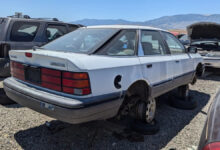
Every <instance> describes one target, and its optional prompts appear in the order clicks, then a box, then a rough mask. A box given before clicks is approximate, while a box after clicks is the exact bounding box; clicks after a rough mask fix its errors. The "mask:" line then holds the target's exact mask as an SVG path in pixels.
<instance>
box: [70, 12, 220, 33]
mask: <svg viewBox="0 0 220 150" xmlns="http://www.w3.org/2000/svg"><path fill="white" fill-rule="evenodd" d="M196 22H216V23H220V14H213V15H201V14H183V15H174V16H164V17H160V18H157V19H152V20H148V21H143V22H135V21H127V20H123V19H115V20H114V19H82V20H77V21H73V22H72V23H77V24H82V25H86V26H90V25H113V24H118V25H123V24H126V25H144V26H153V27H158V28H162V29H185V28H186V27H187V26H188V25H190V24H193V23H196Z"/></svg>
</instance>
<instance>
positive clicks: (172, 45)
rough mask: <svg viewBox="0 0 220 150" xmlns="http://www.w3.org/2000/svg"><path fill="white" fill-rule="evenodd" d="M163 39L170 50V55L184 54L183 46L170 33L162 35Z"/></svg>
mask: <svg viewBox="0 0 220 150" xmlns="http://www.w3.org/2000/svg"><path fill="white" fill-rule="evenodd" d="M163 34H164V37H165V41H166V42H167V45H168V47H169V49H170V52H171V54H182V53H185V48H184V46H183V45H182V44H181V43H180V41H179V40H177V38H176V37H175V36H174V35H172V34H170V33H165V32H164V33H163Z"/></svg>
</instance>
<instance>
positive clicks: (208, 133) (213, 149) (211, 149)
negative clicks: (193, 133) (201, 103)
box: [198, 90, 220, 150]
mask: <svg viewBox="0 0 220 150" xmlns="http://www.w3.org/2000/svg"><path fill="white" fill-rule="evenodd" d="M219 116H220V90H219V92H218V93H217V95H216V97H215V99H214V101H213V103H212V105H211V106H210V108H209V112H208V115H207V120H206V123H205V126H204V129H203V132H202V136H201V139H200V144H199V148H198V150H220V119H219Z"/></svg>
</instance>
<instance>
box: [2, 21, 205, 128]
mask: <svg viewBox="0 0 220 150" xmlns="http://www.w3.org/2000/svg"><path fill="white" fill-rule="evenodd" d="M9 53H10V54H9V56H10V59H11V74H12V77H9V78H7V79H5V80H4V83H3V84H4V89H5V91H6V94H7V95H8V97H10V98H11V99H12V100H14V101H16V102H17V103H19V104H21V105H23V106H27V107H29V108H31V109H33V110H35V111H38V112H40V113H43V114H45V115H48V116H51V117H54V118H56V119H59V120H61V121H64V122H69V123H73V124H78V123H83V122H88V121H93V120H102V119H108V118H111V117H114V116H117V115H121V116H124V115H131V116H132V117H134V118H135V119H138V120H142V121H143V122H145V123H151V122H152V121H154V118H155V112H156V100H155V98H156V97H158V96H160V95H162V94H164V93H167V92H169V91H171V90H173V89H175V88H179V90H180V91H181V96H182V97H184V96H188V92H189V91H188V90H189V89H188V84H189V83H194V82H195V79H196V76H198V75H201V74H202V72H201V69H202V66H203V60H202V57H201V56H200V55H199V54H197V53H195V51H194V48H188V49H185V47H184V46H183V45H182V44H181V43H180V41H179V40H178V39H177V38H176V37H175V36H174V35H172V34H171V33H169V32H167V31H165V30H161V29H157V28H152V27H146V26H129V25H120V26H119V25H112V26H91V27H83V28H79V29H77V30H75V31H73V32H71V33H68V34H67V35H65V36H63V37H61V38H59V39H57V40H55V41H53V42H51V43H48V44H46V45H45V46H43V47H41V48H39V49H35V50H29V51H25V50H13V51H10V52H9ZM186 103H187V102H186Z"/></svg>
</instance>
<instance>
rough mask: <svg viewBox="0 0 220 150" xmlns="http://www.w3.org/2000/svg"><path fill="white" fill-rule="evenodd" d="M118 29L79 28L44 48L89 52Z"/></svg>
mask: <svg viewBox="0 0 220 150" xmlns="http://www.w3.org/2000/svg"><path fill="white" fill-rule="evenodd" d="M117 31H119V29H92V28H79V29H77V30H75V31H73V32H71V33H68V34H66V35H64V36H62V37H60V38H58V39H57V40H54V41H52V42H50V43H48V44H46V45H45V46H43V48H44V49H47V50H53V51H64V52H73V53H89V52H91V51H93V50H96V49H97V48H98V47H100V46H101V45H103V44H104V43H105V42H106V41H107V40H108V39H109V38H110V37H112V36H113V35H114V34H115V33H116V32H117Z"/></svg>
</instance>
